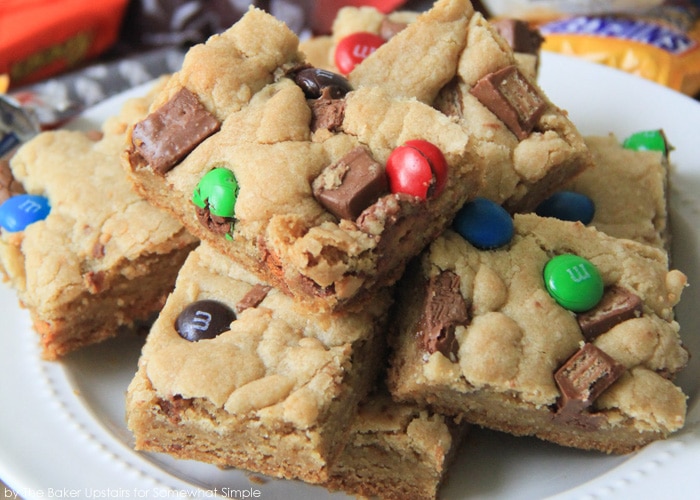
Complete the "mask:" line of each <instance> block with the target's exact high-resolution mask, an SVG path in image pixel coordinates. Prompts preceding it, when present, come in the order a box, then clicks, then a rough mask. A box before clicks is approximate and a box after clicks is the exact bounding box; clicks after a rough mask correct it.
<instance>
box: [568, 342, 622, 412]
mask: <svg viewBox="0 0 700 500" xmlns="http://www.w3.org/2000/svg"><path fill="white" fill-rule="evenodd" d="M624 371H625V367H624V366H623V365H621V364H619V363H618V362H616V361H615V360H614V359H612V358H611V357H610V356H608V355H607V354H605V352H603V351H602V350H600V349H599V348H597V347H596V346H595V345H593V344H585V345H584V346H583V347H582V348H581V349H579V350H578V351H577V352H576V354H574V355H573V356H571V357H570V358H569V359H568V361H567V362H566V363H565V364H564V365H563V366H562V367H561V368H560V369H559V370H557V372H556V373H555V374H554V380H555V381H556V383H557V385H558V386H559V389H560V391H561V397H560V399H559V401H558V402H557V404H558V406H559V411H558V414H562V415H573V414H578V413H581V412H583V411H584V410H586V409H588V408H589V407H590V406H591V405H592V404H593V402H594V401H595V400H596V398H598V396H600V395H601V394H602V393H603V392H604V391H605V390H606V389H607V388H608V387H610V386H611V385H612V384H613V383H614V382H615V381H616V380H617V379H618V378H619V377H620V375H622V373H623V372H624Z"/></svg>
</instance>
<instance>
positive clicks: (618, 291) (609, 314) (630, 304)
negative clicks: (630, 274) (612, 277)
mask: <svg viewBox="0 0 700 500" xmlns="http://www.w3.org/2000/svg"><path fill="white" fill-rule="evenodd" d="M641 315H642V299H640V298H639V296H638V295H635V294H634V293H632V292H630V291H629V290H627V289H625V288H622V287H619V286H613V287H610V288H609V289H607V290H606V291H605V293H604V295H603V298H602V299H601V301H600V302H599V303H598V305H597V306H596V307H594V308H593V309H591V310H590V311H586V312H584V313H580V314H577V315H576V319H577V320H578V324H579V326H580V327H581V332H582V333H583V336H584V337H586V340H588V341H592V340H593V339H595V338H596V337H597V336H598V335H600V334H602V333H605V332H607V331H608V330H610V329H612V327H614V326H615V325H617V324H618V323H622V322H623V321H626V320H628V319H632V318H638V317H639V316H641Z"/></svg>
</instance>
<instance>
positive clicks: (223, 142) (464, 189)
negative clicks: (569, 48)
mask: <svg viewBox="0 0 700 500" xmlns="http://www.w3.org/2000/svg"><path fill="white" fill-rule="evenodd" d="M479 19H480V18H479V15H477V14H474V12H473V9H472V8H471V5H470V4H469V2H468V1H467V0H441V1H439V2H437V3H436V4H435V5H434V6H433V8H432V9H431V10H430V11H428V12H426V13H424V14H422V15H420V16H418V17H417V18H416V19H415V21H414V22H411V23H410V25H409V27H408V28H406V30H404V31H402V32H401V33H399V34H398V35H396V36H395V37H394V38H392V39H391V40H390V41H389V42H388V43H387V44H385V45H384V46H382V47H381V48H380V49H379V50H378V51H377V52H375V53H374V54H372V55H371V56H370V57H368V58H367V59H366V60H365V61H364V62H363V63H361V64H360V65H359V66H357V68H356V69H355V71H353V74H352V75H350V80H351V81H352V82H353V83H354V84H355V85H356V89H355V90H354V91H352V92H350V93H349V94H348V96H347V99H346V103H345V104H346V106H345V120H344V123H343V125H342V126H341V129H340V132H338V133H331V132H329V131H327V130H319V131H315V132H313V133H312V132H311V130H310V128H309V124H310V122H311V116H310V109H309V106H308V104H307V102H306V97H305V96H304V95H303V92H302V91H301V89H300V88H298V87H297V86H296V85H295V84H294V83H293V82H292V81H291V80H290V79H288V78H284V75H285V73H286V70H288V69H289V68H290V67H293V66H295V65H298V64H299V63H300V62H301V59H300V58H301V56H300V52H299V50H298V40H297V39H296V38H295V37H294V36H292V35H290V32H289V30H288V29H287V28H285V27H284V26H281V25H280V24H279V23H278V22H277V21H276V20H274V19H272V18H271V17H270V16H267V15H265V14H264V13H262V12H260V11H257V10H255V9H253V10H251V11H249V12H248V14H246V16H244V17H243V19H242V20H241V21H239V23H237V24H236V25H234V26H233V27H232V28H231V29H230V30H229V31H227V32H226V33H225V34H224V35H222V36H220V37H216V38H214V39H213V40H211V41H210V42H208V43H207V44H205V45H201V46H197V48H196V50H193V51H191V52H190V54H188V56H187V57H186V59H185V63H184V65H183V68H182V70H181V71H180V72H178V73H177V74H176V75H174V76H173V78H172V79H171V80H170V81H169V82H168V84H167V89H168V90H167V91H166V92H164V93H163V94H162V95H161V96H160V97H159V98H158V99H157V101H156V104H155V105H154V107H153V108H152V109H154V110H155V109H156V108H157V107H158V105H159V104H160V103H162V102H164V101H165V100H167V98H168V97H169V96H171V95H173V93H174V92H175V91H176V89H177V88H180V87H182V86H187V87H188V88H189V89H190V90H192V91H193V92H195V93H197V95H198V96H199V98H200V99H201V100H202V102H203V103H204V104H205V106H207V108H208V109H209V110H210V111H211V112H213V113H214V114H216V115H217V116H218V117H219V118H220V119H221V120H222V122H223V123H222V127H221V130H220V131H219V132H217V133H216V134H214V135H212V136H211V137H209V138H208V139H207V140H206V141H204V142H203V143H202V144H200V145H199V146H198V147H197V148H195V150H194V151H193V152H192V153H191V154H190V155H188V156H187V157H186V158H185V159H184V160H183V161H182V162H181V163H180V164H179V165H177V166H176V167H175V168H173V170H171V171H170V172H168V173H167V174H166V176H165V178H161V179H159V178H156V177H157V176H155V175H154V174H152V173H150V172H149V171H148V169H147V168H141V167H140V166H138V165H131V166H130V167H129V169H130V171H131V177H132V180H133V181H134V184H135V186H136V189H137V190H138V191H139V192H140V193H141V194H142V195H143V196H146V197H148V198H149V199H150V200H151V201H152V202H153V203H155V204H157V205H159V206H161V207H163V208H165V209H166V210H168V211H170V212H171V213H173V214H174V215H175V216H176V217H177V218H178V219H179V220H181V221H182V222H183V223H184V224H185V225H186V227H187V228H188V229H189V230H190V231H191V232H192V233H193V234H196V235H197V236H198V237H199V238H201V239H203V240H207V241H209V242H211V243H212V245H215V246H216V248H217V249H218V250H219V251H221V252H223V253H225V254H227V255H229V256H230V257H231V258H233V259H235V260H237V261H238V262H239V263H241V264H242V265H244V266H245V267H246V268H247V269H249V270H252V271H253V272H256V273H258V275H259V276H260V277H261V278H262V279H264V280H265V281H268V282H270V283H271V284H272V285H274V286H276V287H278V288H280V289H282V290H285V291H288V292H289V293H290V294H291V295H293V296H294V297H295V298H296V299H297V300H298V301H300V302H304V303H306V304H308V306H309V308H318V307H320V308H323V309H326V310H340V309H342V308H343V307H352V306H353V305H354V306H357V305H358V304H360V303H361V302H362V301H364V300H367V298H368V296H369V295H370V292H371V291H372V290H374V289H376V288H378V287H382V286H387V285H391V284H392V283H393V282H394V281H395V280H396V279H397V277H398V276H400V274H401V272H402V271H403V269H404V267H405V265H406V263H407V262H408V260H409V259H410V258H412V257H413V256H415V255H416V254H417V253H419V252H420V250H421V249H422V248H424V247H425V245H426V244H427V243H429V241H431V240H432V239H433V238H434V237H436V236H437V235H438V234H439V233H440V232H441V230H442V229H444V228H445V227H446V226H447V224H448V223H449V220H450V219H451V218H452V217H453V216H454V213H455V212H456V210H457V209H458V208H459V207H460V206H461V205H462V204H463V203H464V202H465V201H466V200H468V199H471V198H473V197H474V196H476V195H477V194H479V193H480V192H481V191H480V189H482V186H483V183H484V181H485V180H486V181H489V182H491V181H494V179H496V181H494V182H493V183H492V184H493V186H495V187H494V188H493V190H494V193H489V195H491V194H493V195H494V197H496V198H498V200H497V201H504V202H505V201H506V200H510V201H508V203H509V204H510V205H509V208H511V209H516V208H517V209H519V208H526V207H527V206H530V205H531V204H533V203H535V201H537V200H539V199H541V198H542V197H544V196H545V195H546V194H547V193H548V192H549V191H550V190H552V189H554V187H556V186H558V185H560V184H561V183H563V182H564V181H565V180H568V179H569V178H570V177H571V176H573V175H575V174H576V173H578V172H579V171H580V170H581V169H582V168H584V167H586V166H587V165H588V156H587V151H586V150H585V147H584V145H583V141H582V140H581V138H580V136H579V135H578V133H577V131H576V130H575V128H573V125H571V123H570V122H569V121H568V120H567V119H566V117H565V116H564V114H563V113H562V112H560V111H559V110H558V109H556V108H555V107H554V106H553V105H552V106H549V108H548V112H547V113H545V114H544V116H543V117H542V118H541V120H540V122H539V129H538V131H537V132H536V133H533V134H532V135H531V137H528V138H527V139H526V140H525V141H522V142H521V143H517V141H516V140H515V138H514V136H512V134H511V133H510V132H509V131H507V130H505V125H503V123H501V122H500V121H499V120H498V119H497V118H495V117H494V116H493V115H491V114H490V113H489V112H487V111H484V109H485V108H483V106H481V104H480V103H478V102H477V103H471V104H469V103H467V104H466V105H465V108H464V109H465V110H466V112H465V114H464V115H463V116H462V117H454V116H447V115H446V114H444V113H442V112H440V111H438V110H436V109H435V106H434V105H433V104H434V103H433V101H434V100H436V96H437V95H438V94H439V93H440V92H442V89H443V88H445V87H446V85H447V84H448V83H449V82H450V81H451V80H453V79H454V78H455V76H456V75H458V73H459V71H462V66H464V64H463V60H464V59H465V58H466V59H469V58H475V59H476V60H478V61H481V60H482V59H484V58H485V59H487V60H489V61H493V62H494V64H495V67H500V66H502V65H505V64H512V63H513V59H512V53H511V52H509V50H510V49H509V48H508V46H507V44H505V43H504V42H503V40H502V39H500V37H499V35H498V34H497V33H495V32H494V31H493V30H491V29H489V28H488V27H487V26H486V23H485V21H483V18H481V20H479ZM252 27H255V29H252ZM261 31H265V32H268V31H269V32H270V33H271V34H270V36H269V37H266V45H265V48H264V50H263V49H262V48H260V47H258V49H256V50H260V51H261V52H260V53H257V52H255V51H252V52H251V51H248V50H243V49H242V48H241V47H256V42H253V41H252V40H249V39H248V38H257V37H256V36H255V35H254V33H255V32H261ZM435 33H438V34H439V37H438V38H439V43H436V42H435V41H434V40H433V39H432V38H431V36H432V35H433V34H435ZM267 38H269V40H267ZM489 41H490V43H488V42H489ZM470 43H473V44H474V47H470ZM210 45H211V47H210ZM225 46H228V47H230V53H231V54H233V55H232V57H231V60H230V62H229V63H228V64H225V65H221V64H219V65H218V66H217V67H215V68H214V67H213V62H216V61H219V60H218V59H217V58H218V54H219V52H220V51H221V50H223V47H225ZM409 49H410V50H409ZM210 50H211V54H210V53H209V51H210ZM467 54H470V55H469V57H467ZM243 55H245V58H243ZM426 57H427V58H429V59H431V60H433V59H434V60H435V61H440V69H439V70H438V69H436V68H433V67H431V68H430V71H427V70H426V65H425V64H420V65H418V64H413V65H411V64H407V62H408V61H411V60H416V59H417V58H420V59H421V60H424V59H425V58H426ZM208 58H211V61H210V62H206V61H208V60H209V59H208ZM238 59H245V60H244V61H243V62H244V63H245V65H244V68H243V69H242V70H240V71H239V68H238V65H237V64H234V61H237V60H238ZM212 61H213V62H212ZM205 66H206V67H205ZM428 66H429V65H428ZM378 67H381V75H383V76H382V77H381V78H380V80H381V82H379V81H376V78H377V75H378V73H377V71H378ZM363 68H366V69H363ZM387 68H390V69H391V68H393V69H391V71H390V72H389V77H388V78H386V77H385V74H386V72H385V70H386V69H387ZM491 69H493V68H491V67H490V66H489V67H484V68H483V70H484V71H490V70H491ZM195 73H198V74H197V75H196V76H195V75H194V74H195ZM213 73H215V76H214V75H213ZM203 74H206V75H209V76H202V75H203ZM426 75H429V76H430V77H429V78H426ZM481 76H483V74H481ZM460 78H462V77H461V76H460ZM464 78H466V76H465V77H464ZM190 79H195V80H196V81H197V84H196V85H194V84H191V81H190ZM206 81H210V84H211V85H210V86H207V85H206V84H205V82H206ZM220 87H222V88H223V87H226V88H230V89H241V92H233V94H234V95H235V100H236V102H235V103H233V104H232V103H226V104H220V103H219V101H218V99H220V98H221V99H223V98H222V97H221V94H220V93H219V88H220ZM243 90H245V92H243ZM367 103H371V106H370V105H369V104H367ZM471 107H475V108H477V112H475V113H472V111H471ZM484 128H486V129H489V128H495V129H498V130H497V132H493V131H491V132H490V135H487V136H486V137H482V135H483V132H482V130H483V129H484ZM415 138H427V139H429V140H431V141H433V142H434V143H435V144H436V146H438V147H439V148H440V149H441V150H442V151H443V152H444V153H445V155H446V159H447V163H448V180H447V187H446V188H445V190H444V191H443V194H442V195H441V196H439V197H438V198H436V199H434V200H430V201H428V202H427V203H425V204H422V205H421V210H420V212H424V213H421V214H416V215H415V228H414V230H410V228H408V229H409V230H407V231H406V232H405V233H402V234H398V235H397V234H396V233H401V232H402V231H405V230H406V227H403V228H395V227H393V225H392V224H389V223H386V221H385V220H380V221H378V222H379V223H378V224H374V226H376V227H383V228H384V229H383V231H384V233H386V234H384V233H382V234H377V233H373V232H371V231H370V232H369V233H368V232H367V231H364V230H363V228H362V227H358V224H357V223H356V221H348V220H342V221H338V220H337V219H335V218H334V217H333V216H332V215H331V214H330V213H329V212H327V211H326V210H325V209H323V207H322V206H321V205H320V204H318V203H317V202H316V200H315V199H314V197H313V194H312V189H311V184H312V182H313V180H314V179H315V178H316V177H317V176H318V175H319V174H320V172H321V171H322V169H323V168H324V167H325V166H328V165H330V164H332V163H334V162H335V161H337V160H338V159H339V158H340V157H342V156H343V155H344V154H345V153H347V152H348V151H350V150H352V149H353V148H355V147H356V146H357V145H358V144H362V145H365V146H367V147H368V149H369V152H370V153H371V154H372V156H373V157H375V158H376V159H378V161H380V162H381V161H384V160H385V159H386V158H387V156H388V154H389V152H390V150H391V148H393V147H396V146H398V145H400V144H401V143H402V142H403V141H405V140H408V139H415ZM127 161H128V160H127ZM215 166H224V167H226V168H229V169H231V170H232V171H233V172H234V174H235V176H236V178H237V179H238V181H239V186H240V194H239V199H238V201H237V207H236V212H237V215H236V217H237V221H236V224H235V226H234V233H233V241H227V240H224V237H223V236H216V235H212V234H210V233H209V232H208V231H206V230H205V229H203V228H202V226H201V225H200V224H199V223H198V222H197V221H196V217H195V216H194V213H193V210H192V209H191V204H190V202H189V198H190V196H191V193H192V191H193V189H194V187H195V186H196V184H197V182H198V180H199V178H200V177H201V175H202V174H203V172H205V171H206V170H208V169H210V168H213V167H215ZM492 171H495V172H496V173H495V174H492V173H490V172H492ZM487 172H489V173H487ZM489 189H491V188H489ZM484 193H485V192H484ZM530 195H532V196H530ZM423 209H424V210H423ZM379 216H380V218H381V217H383V218H384V219H386V220H388V219H389V218H390V216H391V214H379ZM413 218H414V217H413V216H410V217H407V219H411V220H412V219H413ZM429 220H432V221H433V222H432V223H431V224H428V223H427V222H426V221H429ZM406 226H407V225H406ZM382 238H385V239H387V240H389V241H394V240H399V239H400V240H401V245H382V243H381V240H382ZM261 264H264V265H261Z"/></svg>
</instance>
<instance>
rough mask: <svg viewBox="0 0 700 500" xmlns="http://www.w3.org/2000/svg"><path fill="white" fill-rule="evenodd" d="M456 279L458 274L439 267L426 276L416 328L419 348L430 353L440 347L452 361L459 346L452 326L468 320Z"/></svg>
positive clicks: (458, 280) (458, 281)
mask: <svg viewBox="0 0 700 500" xmlns="http://www.w3.org/2000/svg"><path fill="white" fill-rule="evenodd" d="M459 283H460V279H459V276H457V275H456V274H455V273H453V272H451V271H443V272H441V273H440V274H438V275H437V276H433V277H431V278H430V280H429V281H428V283H427V290H426V297H425V303H424V308H423V315H422V317H421V328H420V335H421V337H420V341H421V343H422V346H423V349H425V350H426V351H427V352H428V353H430V354H433V353H434V352H437V351H440V352H441V353H442V354H443V355H444V356H445V357H446V358H448V359H450V360H452V361H455V359H456V356H457V351H458V350H459V344H458V343H457V338H456V337H455V327H456V326H457V325H464V324H466V323H467V322H468V321H469V315H468V312H467V304H466V303H465V301H464V298H463V297H462V295H461V294H460V292H459Z"/></svg>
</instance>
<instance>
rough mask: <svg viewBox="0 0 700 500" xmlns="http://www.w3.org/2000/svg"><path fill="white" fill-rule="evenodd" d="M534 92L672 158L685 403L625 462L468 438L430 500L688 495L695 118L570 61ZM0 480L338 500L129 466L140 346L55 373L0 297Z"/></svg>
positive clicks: (697, 380)
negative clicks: (127, 417) (128, 396)
mask: <svg viewBox="0 0 700 500" xmlns="http://www.w3.org/2000/svg"><path fill="white" fill-rule="evenodd" d="M540 83H541V85H542V87H543V88H544V89H545V91H546V92H547V94H548V95H549V97H550V98H551V99H552V100H553V101H554V102H555V103H557V104H558V105H559V106H560V107H562V108H564V109H567V110H568V111H569V113H570V116H571V118H572V119H573V121H574V123H575V124H577V125H578V127H579V128H580V130H581V131H582V132H583V133H585V134H607V133H609V132H614V133H615V134H616V135H617V136H618V137H620V138H624V137H626V136H627V135H629V134H631V133H633V132H636V131H639V130H645V129H654V128H663V129H664V131H665V132H666V134H667V136H668V137H669V139H670V141H671V142H672V144H673V145H674V146H675V148H676V149H675V150H674V151H673V153H672V156H671V158H672V162H673V164H674V165H675V167H676V170H675V171H674V173H673V178H672V181H673V186H674V187H673V189H672V193H671V210H672V214H671V215H672V226H673V231H674V234H675V239H674V245H675V246H674V256H673V258H674V265H675V266H676V267H677V268H679V269H681V270H682V271H684V272H685V273H686V274H687V275H688V276H689V279H690V283H691V286H690V287H689V288H687V289H686V291H685V294H684V296H683V300H682V302H681V305H680V307H679V308H678V317H679V321H680V323H681V326H682V335H683V338H684V341H685V343H686V345H687V346H688V348H689V349H690V351H691V352H692V353H695V356H693V357H692V358H691V362H690V365H689V366H688V368H687V369H686V370H685V371H684V372H683V374H682V375H681V376H680V379H679V383H680V384H681V386H682V387H683V389H684V390H685V392H686V393H687V394H688V395H689V396H690V399H689V411H688V418H687V425H686V427H685V429H684V430H682V431H681V432H679V433H677V434H675V435H674V436H673V437H672V438H670V439H668V440H666V441H663V442H656V443H653V444H651V445H649V446H647V447H646V448H644V449H643V450H641V451H639V452H637V453H635V454H632V455H628V456H623V457H618V456H606V455H601V454H599V453H594V452H582V451H578V450H573V449H567V448H561V447H558V446H554V445H551V444H549V443H545V442H541V441H538V440H536V439H529V438H514V437H511V436H507V435H502V434H498V433H495V432H489V431H484V430H479V429H476V430H474V431H473V432H472V434H471V436H470V438H469V439H468V440H467V442H466V444H465V445H464V446H463V448H462V450H461V453H460V455H459V457H458V459H457V462H456V463H455V464H454V466H453V467H452V469H451V475H450V478H449V480H448V482H447V483H446V484H445V487H444V489H443V490H442V497H443V498H444V499H467V498H469V499H472V498H517V499H519V500H520V499H528V498H532V499H535V498H537V499H539V498H544V497H555V498H560V499H561V498H566V499H579V498H580V499H605V498H619V497H620V496H621V495H622V496H624V497H626V498H661V497H663V498H680V497H685V496H687V494H688V493H689V492H692V491H695V492H697V491H698V490H700V474H698V472H697V464H698V463H700V426H699V423H700V399H699V398H700V396H699V395H698V389H699V386H700V356H699V355H698V353H700V336H698V332H697V328H698V326H700V310H699V309H698V308H697V307H696V304H698V299H699V290H700V287H699V286H698V284H699V283H700V259H699V258H698V251H699V250H700V244H699V241H698V238H699V236H700V229H698V227H697V225H696V221H697V220H698V218H699V216H700V159H698V157H699V155H698V153H699V152H700V151H698V148H697V138H698V137H699V133H700V104H698V103H697V102H695V101H694V100H692V99H690V98H687V97H684V96H682V95H680V94H677V93H675V92H673V91H670V90H667V89H665V88H663V87H660V86H658V85H656V84H653V83H650V82H647V81H645V80H641V79H639V78H637V77H634V76H631V75H628V74H625V73H621V72H619V71H617V70H612V69H609V68H607V67H604V66H599V65H594V64H592V63H587V62H584V61H582V60H578V59H571V58H567V57H563V56H559V55H554V54H544V55H543V58H542V64H541V76H540ZM144 92H145V87H140V88H137V89H134V90H132V91H130V92H128V93H126V94H123V95H120V96H118V97H116V98H114V99H111V100H109V101H107V102H104V103H103V104H101V105H99V106H97V107H95V108H93V109H91V110H89V111H88V112H86V113H85V114H84V116H83V117H82V118H81V119H79V120H78V121H76V122H75V123H74V124H73V125H72V126H73V127H80V128H90V127H92V128H94V127H96V126H99V124H100V123H101V122H102V120H103V119H104V118H105V117H107V116H109V115H112V114H115V113H116V112H117V110H118V109H119V107H120V105H121V103H122V102H123V101H124V100H125V99H126V98H127V97H129V96H133V95H140V94H142V93H144ZM0 314H1V316H2V318H3V320H2V321H3V328H2V333H1V334H0V401H1V402H2V409H1V410H0V478H2V479H3V480H4V481H5V482H7V483H8V485H9V486H10V487H12V488H13V489H14V491H15V492H17V493H19V494H20V495H21V496H23V497H24V498H26V499H30V498H39V497H43V498H47V497H53V498H71V497H72V498H209V497H213V496H214V494H215V492H216V493H218V494H220V495H222V496H223V497H227V498H263V499H268V500H269V499H281V498H284V499H302V498H303V499H309V498H319V499H321V498H331V497H333V498H342V497H344V495H342V494H335V495H329V494H328V493H327V492H326V491H325V490H323V489H322V488H319V487H311V486H307V485H304V484H301V483H298V482H290V481H278V480H271V479H265V480H264V481H260V480H259V479H256V478H253V479H254V480H251V479H250V477H249V476H248V475H246V474H244V473H242V472H239V471H235V470H228V471H223V470H219V469H218V468H216V467H213V466H209V465H206V464H200V463H196V462H189V461H176V460H173V459H170V458H169V457H167V456H165V455H159V454H143V453H136V452H134V451H132V449H131V443H132V438H131V436H130V434H129V432H128V430H127V429H126V427H125V424H124V393H125V391H126V388H127V385H128V383H129V381H130V380H131V377H132V375H133V374H134V372H135V370H136V363H137V360H138V356H139V349H140V346H141V344H142V340H143V339H140V338H137V337H135V336H130V335H126V336H123V337H121V338H117V339H114V340H112V341H108V342H106V343H104V344H101V345H97V346H94V347H90V348H87V349H85V350H82V351H79V352H77V353H75V354H73V355H71V356H69V357H68V359H66V360H65V361H64V362H61V363H56V362H54V363H49V362H42V361H39V349H38V347H37V345H36V341H37V337H36V334H34V333H33V332H32V330H31V326H30V322H29V319H28V315H27V313H26V311H24V310H22V309H20V308H19V307H18V306H17V301H16V298H15V296H14V293H13V292H12V291H11V290H9V289H8V288H7V287H5V286H1V287H0Z"/></svg>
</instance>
